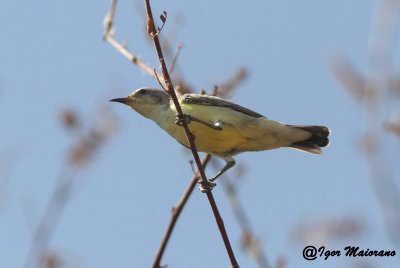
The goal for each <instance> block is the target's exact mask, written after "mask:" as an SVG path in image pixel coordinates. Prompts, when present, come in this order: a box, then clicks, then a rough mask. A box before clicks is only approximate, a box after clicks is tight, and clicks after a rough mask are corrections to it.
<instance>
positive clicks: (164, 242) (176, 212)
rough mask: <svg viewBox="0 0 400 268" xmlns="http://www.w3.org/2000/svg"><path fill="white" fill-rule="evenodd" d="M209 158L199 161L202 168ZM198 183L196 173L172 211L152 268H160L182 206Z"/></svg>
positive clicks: (208, 156)
mask: <svg viewBox="0 0 400 268" xmlns="http://www.w3.org/2000/svg"><path fill="white" fill-rule="evenodd" d="M210 158H211V155H210V154H206V155H205V157H204V158H203V160H202V161H201V164H202V166H203V168H205V167H206V165H207V163H208V162H209V161H210ZM198 181H199V172H196V174H195V175H194V176H193V178H192V180H191V181H190V183H189V186H188V187H187V189H186V191H185V193H184V194H183V196H182V198H181V200H179V202H178V204H177V205H176V206H175V207H174V208H173V209H172V213H171V219H170V222H169V224H168V227H167V229H166V230H165V233H164V236H163V239H162V241H161V244H160V247H159V248H158V251H157V255H156V257H155V258H154V262H153V266H152V267H153V268H159V267H161V265H160V262H161V258H162V256H163V254H164V251H165V248H166V247H167V244H168V241H169V239H170V237H171V234H172V231H173V230H174V228H175V224H176V222H177V220H178V218H179V216H180V214H181V212H182V210H183V208H184V206H185V205H186V203H187V201H188V199H189V197H190V195H191V194H192V192H193V189H194V187H195V186H196V184H197V182H198Z"/></svg>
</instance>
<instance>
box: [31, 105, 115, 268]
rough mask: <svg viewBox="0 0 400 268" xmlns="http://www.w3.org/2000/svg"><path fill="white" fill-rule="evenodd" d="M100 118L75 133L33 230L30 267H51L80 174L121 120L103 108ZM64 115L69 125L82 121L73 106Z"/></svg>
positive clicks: (72, 127) (75, 125)
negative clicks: (52, 249)
mask: <svg viewBox="0 0 400 268" xmlns="http://www.w3.org/2000/svg"><path fill="white" fill-rule="evenodd" d="M99 118H101V119H100V122H98V123H97V124H95V125H94V126H90V127H89V129H88V130H84V129H80V131H78V132H79V133H75V134H77V135H78V136H77V137H75V138H76V140H75V142H74V143H73V144H72V146H71V149H70V151H69V154H68V157H67V159H66V162H65V164H64V166H63V168H62V169H61V171H60V175H59V177H58V179H57V182H56V186H55V188H54V191H53V193H52V195H51V197H50V200H49V202H48V203H47V206H46V208H45V211H44V213H43V215H42V217H41V218H40V220H39V223H38V224H37V226H36V228H35V229H34V231H33V236H32V242H31V246H30V250H29V252H28V256H27V258H26V262H25V267H27V268H28V267H48V266H46V265H45V263H47V261H48V258H47V257H48V243H49V240H50V238H51V236H52V235H53V233H54V231H55V229H56V228H57V226H58V222H59V220H60V218H61V215H62V213H63V212H64V210H65V208H66V206H67V204H68V202H69V200H70V197H71V194H72V193H73V192H74V190H75V186H76V177H77V175H78V174H79V172H80V171H81V170H82V169H83V168H84V167H86V166H87V165H88V164H89V163H90V161H91V160H92V158H93V156H94V155H95V154H96V153H97V152H98V150H99V149H100V148H101V147H102V146H103V145H104V144H105V142H106V141H107V140H108V139H109V138H110V136H111V134H113V133H114V130H115V124H116V122H117V121H116V119H115V117H113V116H112V115H111V114H110V113H109V112H108V111H107V112H106V113H104V111H103V112H102V114H101V116H99ZM60 119H61V121H62V123H63V125H64V126H65V127H66V128H67V129H76V128H78V122H80V120H79V119H78V118H77V117H76V116H75V113H73V112H72V111H70V110H64V111H63V112H62V115H61V117H60ZM91 123H92V122H91ZM82 127H83V126H82V125H79V128H82ZM82 132H84V133H82Z"/></svg>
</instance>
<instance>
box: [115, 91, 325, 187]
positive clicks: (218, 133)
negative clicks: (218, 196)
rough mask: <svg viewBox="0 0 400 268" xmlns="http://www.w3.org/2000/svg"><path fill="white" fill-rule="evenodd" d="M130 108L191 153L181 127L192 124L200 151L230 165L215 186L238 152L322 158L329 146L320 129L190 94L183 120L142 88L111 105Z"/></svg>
mask: <svg viewBox="0 0 400 268" xmlns="http://www.w3.org/2000/svg"><path fill="white" fill-rule="evenodd" d="M110 101H112V102H119V103H123V104H125V105H128V106H129V107H131V108H132V109H133V110H135V111H136V112H138V113H139V114H141V115H142V116H144V117H146V118H148V119H150V120H152V121H154V122H155V123H156V124H157V125H158V126H159V127H160V128H161V129H163V130H165V131H166V132H167V133H168V134H169V135H170V136H171V137H173V138H174V139H175V140H177V141H178V142H179V143H180V144H182V145H183V146H185V147H188V148H190V145H189V143H188V141H187V138H186V135H185V132H184V130H183V128H182V125H183V122H184V121H185V122H186V123H188V126H189V129H190V131H191V132H192V134H193V135H194V137H195V144H196V148H197V150H198V151H199V152H205V153H209V154H211V155H214V156H216V157H219V158H221V159H223V160H224V161H225V162H226V163H225V165H224V167H223V168H222V169H221V170H220V171H218V172H217V174H216V175H215V176H214V177H212V178H211V179H210V180H209V186H208V187H203V188H202V187H200V188H201V190H202V191H207V190H209V189H212V188H213V187H214V186H215V185H216V184H215V183H214V181H215V180H216V179H217V178H218V177H220V176H221V175H222V174H224V173H225V172H226V171H227V170H228V169H230V168H232V167H233V166H234V165H235V163H236V162H235V159H234V158H233V157H234V156H236V155H237V154H239V153H243V152H252V151H253V152H254V151H264V150H271V149H277V148H280V147H288V148H293V149H298V150H301V151H305V152H308V153H312V154H321V153H322V150H321V148H322V147H325V146H327V145H328V144H329V134H330V132H331V131H330V129H329V128H328V127H326V126H320V125H289V124H284V123H281V122H278V121H274V120H271V119H268V118H267V117H265V116H263V115H261V114H259V113H257V112H254V111H252V110H250V109H248V108H245V107H243V106H240V105H238V104H235V103H233V102H231V101H228V100H225V99H222V98H219V97H216V96H209V95H200V94H194V93H187V94H184V95H182V96H180V97H179V98H178V101H179V104H180V106H181V108H182V111H183V116H178V115H177V110H176V108H175V105H174V103H173V102H172V100H171V98H170V95H169V94H168V93H167V92H165V91H164V90H160V89H155V88H148V87H142V88H139V89H137V90H135V91H133V92H132V93H131V94H129V95H128V96H127V97H123V98H115V99H112V100H110Z"/></svg>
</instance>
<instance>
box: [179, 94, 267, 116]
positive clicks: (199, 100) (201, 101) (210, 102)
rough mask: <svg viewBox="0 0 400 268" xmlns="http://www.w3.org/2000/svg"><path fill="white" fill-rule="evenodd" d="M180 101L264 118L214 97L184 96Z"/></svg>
mask: <svg viewBox="0 0 400 268" xmlns="http://www.w3.org/2000/svg"><path fill="white" fill-rule="evenodd" d="M181 101H182V102H183V103H188V104H197V105H207V106H218V107H224V108H228V109H232V110H235V111H237V112H241V113H244V114H246V115H250V116H253V117H256V118H260V117H265V116H263V115H261V114H259V113H257V112H254V111H252V110H250V109H247V108H245V107H243V106H240V105H238V104H236V103H233V102H230V101H227V100H224V99H221V98H218V97H214V96H207V95H199V94H185V95H183V96H182V97H181Z"/></svg>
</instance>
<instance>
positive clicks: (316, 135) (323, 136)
mask: <svg viewBox="0 0 400 268" xmlns="http://www.w3.org/2000/svg"><path fill="white" fill-rule="evenodd" d="M288 126H291V127H294V128H297V129H301V130H304V131H307V132H308V133H310V134H311V137H309V138H308V139H306V140H302V141H296V142H294V143H292V144H291V145H289V147H292V148H296V149H299V150H302V151H306V152H309V153H313V154H320V153H321V147H325V146H327V145H328V144H329V138H328V136H329V134H330V133H331V131H330V130H329V128H327V127H325V126H293V125H288Z"/></svg>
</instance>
